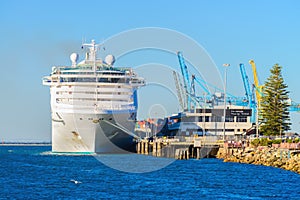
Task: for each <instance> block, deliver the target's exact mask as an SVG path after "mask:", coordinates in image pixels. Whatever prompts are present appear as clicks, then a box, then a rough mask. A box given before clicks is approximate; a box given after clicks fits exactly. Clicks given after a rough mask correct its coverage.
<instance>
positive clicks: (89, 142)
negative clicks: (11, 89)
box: [43, 41, 145, 153]
mask: <svg viewBox="0 0 300 200" xmlns="http://www.w3.org/2000/svg"><path fill="white" fill-rule="evenodd" d="M83 46H87V47H88V49H89V51H90V52H87V53H86V58H85V60H83V61H82V62H80V63H78V64H77V59H78V55H77V54H76V53H73V54H71V56H70V58H71V61H72V66H71V67H70V66H57V67H55V66H54V67H52V72H51V74H50V76H46V77H44V79H43V84H44V85H47V86H50V94H51V111H52V151H53V152H65V153H72V152H74V153H75V152H76V153H114V152H127V151H133V150H134V149H133V147H134V145H133V144H134V141H133V139H134V137H136V136H135V135H134V133H133V130H134V126H135V123H134V120H135V119H136V113H137V107H138V103H137V92H136V90H137V89H138V88H139V87H141V86H144V85H145V82H144V79H143V78H140V77H138V76H137V74H135V72H134V71H133V70H132V69H128V68H115V67H113V63H114V57H113V56H112V55H108V56H107V57H106V58H105V61H103V60H102V59H97V56H96V52H97V51H98V49H99V48H98V47H99V45H96V44H95V41H92V43H91V44H83Z"/></svg>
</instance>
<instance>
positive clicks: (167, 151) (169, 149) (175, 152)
mask: <svg viewBox="0 0 300 200" xmlns="http://www.w3.org/2000/svg"><path fill="white" fill-rule="evenodd" d="M222 145H223V143H222V141H218V140H216V138H215V137H180V138H155V139H153V140H149V139H143V140H140V141H138V142H137V145H136V147H137V148H136V151H137V153H138V154H145V155H152V156H155V157H166V158H175V159H179V160H182V159H186V160H188V159H190V158H194V159H200V158H211V157H216V155H217V152H218V150H219V148H220V146H222Z"/></svg>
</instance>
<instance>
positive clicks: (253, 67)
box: [249, 60, 263, 107]
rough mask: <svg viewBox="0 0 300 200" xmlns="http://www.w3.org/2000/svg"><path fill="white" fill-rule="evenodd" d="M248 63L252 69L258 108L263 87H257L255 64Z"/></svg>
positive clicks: (252, 61) (252, 62)
mask: <svg viewBox="0 0 300 200" xmlns="http://www.w3.org/2000/svg"><path fill="white" fill-rule="evenodd" d="M249 63H250V65H251V67H252V73H253V80H254V87H255V94H256V95H255V97H256V101H257V106H258V107H260V102H261V97H262V96H263V91H262V90H263V85H259V81H258V76H257V71H256V64H255V62H254V60H249Z"/></svg>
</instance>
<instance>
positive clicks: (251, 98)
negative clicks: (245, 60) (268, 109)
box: [240, 63, 256, 122]
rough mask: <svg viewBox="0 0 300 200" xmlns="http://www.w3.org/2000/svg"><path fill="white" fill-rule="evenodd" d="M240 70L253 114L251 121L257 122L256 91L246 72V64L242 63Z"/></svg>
mask: <svg viewBox="0 0 300 200" xmlns="http://www.w3.org/2000/svg"><path fill="white" fill-rule="evenodd" d="M240 72H241V75H242V80H243V84H244V89H245V95H246V98H247V102H248V106H249V107H250V108H251V110H252V116H251V122H255V116H256V101H255V98H254V92H253V90H251V87H250V83H249V78H248V75H247V73H246V69H245V66H244V64H242V63H241V64H240Z"/></svg>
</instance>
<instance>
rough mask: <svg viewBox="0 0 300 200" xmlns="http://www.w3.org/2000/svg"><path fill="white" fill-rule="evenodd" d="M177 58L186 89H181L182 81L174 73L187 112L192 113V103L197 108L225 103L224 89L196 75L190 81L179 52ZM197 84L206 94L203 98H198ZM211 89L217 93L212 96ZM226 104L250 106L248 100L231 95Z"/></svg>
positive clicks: (179, 96) (228, 96)
mask: <svg viewBox="0 0 300 200" xmlns="http://www.w3.org/2000/svg"><path fill="white" fill-rule="evenodd" d="M177 56H178V60H179V65H180V70H181V74H182V77H183V83H184V89H181V88H182V87H180V83H179V82H180V81H179V78H178V75H176V74H174V72H173V76H174V80H175V84H176V89H177V94H178V98H179V103H180V105H181V106H182V107H183V106H184V105H186V107H185V108H187V110H188V111H190V110H191V103H192V102H193V104H194V105H195V106H196V104H197V105H199V106H200V103H204V104H206V103H210V104H211V105H210V107H213V106H214V105H215V104H216V105H217V104H218V103H219V102H224V101H225V100H224V96H223V95H222V93H223V92H224V91H223V89H219V88H217V87H216V86H214V85H212V84H209V83H207V82H206V81H204V80H203V79H201V78H199V77H196V76H195V75H192V76H191V81H190V78H189V71H188V68H187V65H186V63H185V60H184V57H183V55H182V53H181V52H180V51H179V52H177ZM175 73H176V72H175ZM195 83H197V84H198V85H199V86H200V87H201V88H202V89H203V91H204V92H205V93H204V95H203V96H196V91H195ZM209 88H211V89H213V90H214V91H215V92H216V93H215V94H212V93H211V92H210V89H209ZM183 97H185V98H183ZM180 99H182V100H180ZM183 99H186V101H183ZM182 102H187V103H186V104H184V103H182ZM226 102H228V103H229V104H233V105H240V106H247V105H248V104H247V99H246V98H245V97H236V96H234V95H232V94H229V93H226ZM206 105H207V104H206Z"/></svg>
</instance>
